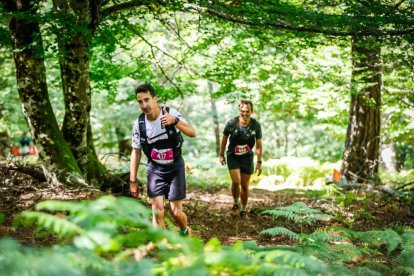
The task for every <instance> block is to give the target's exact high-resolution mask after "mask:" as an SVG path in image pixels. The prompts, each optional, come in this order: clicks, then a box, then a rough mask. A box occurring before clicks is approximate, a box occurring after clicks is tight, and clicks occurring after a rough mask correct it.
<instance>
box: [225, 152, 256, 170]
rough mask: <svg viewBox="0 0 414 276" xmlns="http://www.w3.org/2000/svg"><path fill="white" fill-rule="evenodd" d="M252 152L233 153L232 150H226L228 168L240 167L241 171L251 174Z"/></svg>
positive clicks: (252, 168)
mask: <svg viewBox="0 0 414 276" xmlns="http://www.w3.org/2000/svg"><path fill="white" fill-rule="evenodd" d="M253 157H254V156H253V152H248V153H246V154H243V155H235V154H234V153H233V152H227V167H228V168H229V170H234V169H240V172H241V173H244V174H253V172H254V165H253Z"/></svg>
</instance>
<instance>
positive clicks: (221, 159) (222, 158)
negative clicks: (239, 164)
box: [219, 155, 226, 166]
mask: <svg viewBox="0 0 414 276" xmlns="http://www.w3.org/2000/svg"><path fill="white" fill-rule="evenodd" d="M219 160H220V163H221V164H222V165H223V166H225V165H226V158H224V155H220V159H219Z"/></svg>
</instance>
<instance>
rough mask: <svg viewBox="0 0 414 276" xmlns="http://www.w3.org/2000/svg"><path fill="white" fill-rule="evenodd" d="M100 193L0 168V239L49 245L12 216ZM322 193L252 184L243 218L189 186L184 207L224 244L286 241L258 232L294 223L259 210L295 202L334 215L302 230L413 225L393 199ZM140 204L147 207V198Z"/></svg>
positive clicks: (228, 200)
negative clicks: (48, 201)
mask: <svg viewBox="0 0 414 276" xmlns="http://www.w3.org/2000/svg"><path fill="white" fill-rule="evenodd" d="M190 184H191V183H190ZM102 194H103V193H102V192H100V191H99V190H79V189H71V188H67V187H62V186H54V187H51V186H50V185H48V184H47V183H45V182H42V181H39V180H37V179H35V178H33V177H31V176H29V175H27V174H24V173H20V172H17V171H15V170H10V169H7V168H4V167H1V166H0V196H1V201H0V213H2V214H3V215H4V221H3V223H0V238H1V237H6V236H8V237H12V238H14V239H17V240H18V241H20V242H21V243H22V244H25V245H33V246H45V245H51V244H54V243H55V242H56V239H54V238H53V237H50V236H48V237H45V236H43V235H40V234H38V233H37V232H35V231H34V230H33V228H22V227H13V219H14V217H15V216H16V215H17V214H18V213H20V212H21V211H24V210H32V209H33V208H34V206H35V204H36V203H38V202H39V201H41V200H46V199H61V200H85V199H94V198H96V197H99V196H100V195H102ZM325 194H326V192H325ZM325 194H324V192H321V191H310V190H281V191H267V190H263V189H255V188H254V187H252V189H251V190H250V198H249V208H248V214H247V217H243V218H242V217H240V216H238V215H235V216H234V215H231V207H232V205H233V199H232V197H231V192H230V189H219V188H215V189H214V188H210V189H208V188H207V189H201V188H194V187H192V186H191V185H189V187H188V191H187V199H186V200H185V202H184V211H185V213H186V214H187V216H188V222H189V225H190V227H191V228H192V229H193V233H194V235H195V236H197V237H199V238H201V239H202V240H204V241H208V240H209V239H211V238H214V237H216V238H217V239H219V240H220V241H221V243H222V244H225V245H229V244H232V243H234V242H236V241H239V240H256V241H257V242H258V244H259V245H263V246H264V245H269V246H275V245H282V244H283V245H285V244H289V240H287V238H285V237H270V236H267V235H260V234H259V233H260V231H262V230H264V229H267V228H271V227H275V226H283V227H286V228H289V229H290V230H292V231H295V232H299V231H300V226H299V225H295V224H293V223H292V222H290V221H286V220H284V219H274V218H272V217H270V216H267V215H263V214H262V213H261V212H262V211H263V210H266V209H271V208H273V207H278V206H287V205H290V204H292V203H294V202H297V201H301V202H304V203H306V204H307V205H308V206H310V207H312V208H316V209H318V210H321V211H322V212H324V213H328V214H331V215H334V219H332V220H331V221H329V222H328V224H326V223H324V224H317V225H313V226H312V227H307V228H305V229H304V231H305V232H312V231H314V230H316V229H317V228H318V227H323V226H326V225H338V226H344V227H349V228H352V229H354V230H359V231H367V230H373V229H384V228H394V227H398V226H409V227H411V228H414V214H412V213H410V210H409V208H408V206H406V205H405V204H404V203H401V202H398V201H395V200H394V199H390V198H388V199H384V198H380V197H379V196H377V197H370V198H369V200H367V199H366V197H365V195H364V194H359V195H358V196H357V197H355V198H352V199H345V200H338V198H337V199H336V200H335V197H333V196H327V195H325ZM143 202H144V204H146V205H148V201H147V199H144V200H143ZM345 203H346V204H345ZM168 217H169V216H168Z"/></svg>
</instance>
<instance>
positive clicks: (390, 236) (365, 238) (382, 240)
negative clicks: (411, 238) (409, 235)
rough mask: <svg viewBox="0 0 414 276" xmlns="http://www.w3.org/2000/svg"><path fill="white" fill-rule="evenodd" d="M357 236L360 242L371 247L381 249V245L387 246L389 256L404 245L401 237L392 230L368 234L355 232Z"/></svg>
mask: <svg viewBox="0 0 414 276" xmlns="http://www.w3.org/2000/svg"><path fill="white" fill-rule="evenodd" d="M355 236H356V237H357V238H358V239H359V240H360V241H362V242H365V243H367V244H369V245H370V246H371V247H372V246H374V247H377V248H379V247H380V246H381V245H385V246H386V247H387V251H388V254H389V253H391V252H392V251H394V250H395V249H396V248H397V247H398V246H399V245H400V244H401V243H402V238H401V237H400V235H399V234H398V233H397V232H395V231H393V230H391V229H386V230H383V231H380V230H373V231H367V232H357V233H356V232H355Z"/></svg>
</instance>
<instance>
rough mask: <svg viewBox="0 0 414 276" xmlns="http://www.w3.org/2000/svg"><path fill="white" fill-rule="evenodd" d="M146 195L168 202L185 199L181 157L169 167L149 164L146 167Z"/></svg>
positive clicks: (183, 164)
mask: <svg viewBox="0 0 414 276" xmlns="http://www.w3.org/2000/svg"><path fill="white" fill-rule="evenodd" d="M147 193H148V196H149V197H156V196H165V198H166V199H168V200H170V201H175V200H182V199H185V197H186V183H185V163H184V160H183V158H182V157H180V158H179V159H178V160H177V161H175V162H174V163H173V164H171V165H169V166H160V165H157V164H154V162H149V163H148V165H147Z"/></svg>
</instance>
